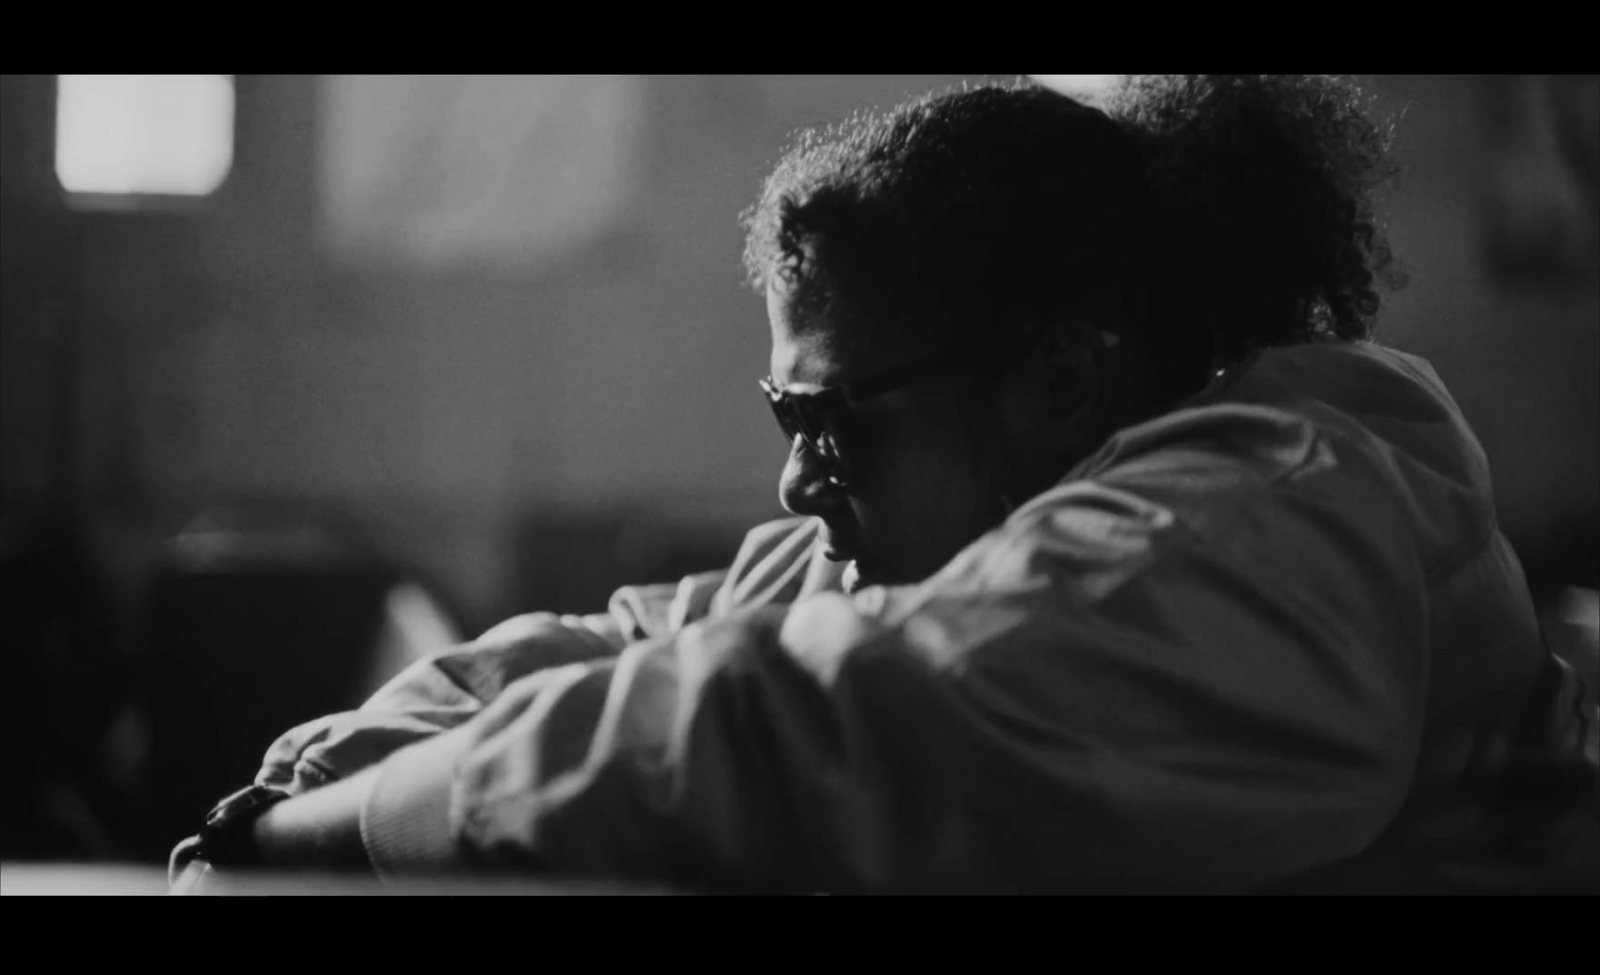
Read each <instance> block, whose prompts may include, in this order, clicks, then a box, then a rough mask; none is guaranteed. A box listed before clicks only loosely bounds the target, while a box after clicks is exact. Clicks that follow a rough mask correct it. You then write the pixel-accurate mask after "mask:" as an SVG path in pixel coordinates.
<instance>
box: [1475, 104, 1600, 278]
mask: <svg viewBox="0 0 1600 975" xmlns="http://www.w3.org/2000/svg"><path fill="white" fill-rule="evenodd" d="M1479 91H1480V94H1481V97H1482V104H1483V115H1484V128H1485V132H1486V134H1487V136H1488V150H1489V152H1488V165H1489V170H1490V180H1489V184H1488V186H1489V199H1488V203H1487V211H1486V216H1487V222H1488V227H1487V230H1488V233H1487V234H1486V236H1485V244H1486V246H1487V263H1488V264H1489V266H1490V267H1491V268H1493V269H1494V271H1495V273H1496V275H1497V276H1498V277H1499V278H1500V279H1501V280H1502V281H1503V282H1506V283H1509V284H1520V285H1528V286H1541V285H1545V286H1548V285H1556V286H1560V285H1578V286H1588V287H1593V286H1594V284H1595V282H1596V281H1597V280H1600V273H1597V272H1600V76H1594V75H1587V76H1585V75H1523V76H1511V77H1491V78H1484V79H1481V80H1480V81H1479Z"/></svg>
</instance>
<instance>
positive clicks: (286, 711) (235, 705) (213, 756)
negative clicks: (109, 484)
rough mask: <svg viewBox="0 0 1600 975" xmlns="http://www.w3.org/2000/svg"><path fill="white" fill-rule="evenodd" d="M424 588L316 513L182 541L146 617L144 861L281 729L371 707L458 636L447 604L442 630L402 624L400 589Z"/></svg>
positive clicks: (233, 522)
mask: <svg viewBox="0 0 1600 975" xmlns="http://www.w3.org/2000/svg"><path fill="white" fill-rule="evenodd" d="M415 588H416V584H415V583H413V582H412V581H411V579H410V578H409V577H408V575H407V574H406V573H404V572H402V571H401V570H400V569H399V568H398V567H396V566H395V565H393V564H390V563H388V562H386V561H384V560H382V559H381V558H378V557H376V556H373V555H370V554H368V551H367V550H366V549H365V547H364V546H362V545H361V544H360V543H359V542H358V541H355V540H353V539H351V538H350V537H349V533H348V532H341V531H339V530H338V529H336V528H332V527H329V526H327V525H325V524H322V523H320V522H319V521H318V520H314V519H312V518H309V517H306V516H303V515H298V516H297V515H295V514H293V513H290V514H287V515H286V514H283V513H279V512H267V513H261V512H254V513H241V512H240V511H238V510H230V509H222V510H218V511H213V512H210V513H208V514H206V515H205V516H203V517H202V518H200V519H198V520H197V521H195V522H194V523H191V524H190V525H189V526H188V527H187V528H185V530H184V531H182V532H180V533H179V534H178V535H176V536H175V537H174V538H172V539H171V542H170V544H169V546H168V547H167V551H166V553H165V557H164V558H163V559H162V560H161V561H160V562H159V563H158V566H157V568H156V570H155V572H154V574H153V576H152V579H151V583H150V588H149V595H148V597H147V599H146V600H145V602H144V608H143V611H142V614H141V617H142V619H141V624H140V626H139V652H138V658H139V665H138V669H137V674H138V687H137V700H138V705H139V714H140V720H141V721H142V728H141V731H140V734H141V736H142V737H143V739H144V743H143V751H144V754H143V755H142V756H139V758H138V761H139V764H140V768H139V770H138V774H137V775H136V776H134V779H135V781H136V782H137V783H138V787H139V789H140V790H141V791H140V795H139V796H138V803H137V804H138V806H139V808H140V810H141V812H142V815H143V816H144V820H145V821H144V823H143V826H142V829H141V831H140V832H141V836H142V837H143V838H144V839H145V840H147V841H148V842H149V843H150V844H152V845H150V846H147V847H142V848H141V849H140V850H139V854H140V856H141V858H144V857H151V856H155V857H159V856H163V855H165V853H166V852H167V851H168V850H169V849H170V848H171V846H172V844H173V843H175V842H176V841H177V840H178V839H180V838H182V837H183V836H185V835H188V834H190V833H193V832H194V830H195V829H196V827H197V826H198V824H199V822H200V820H201V819H202V818H203V817H204V815H205V813H206V811H207V810H208V809H209V808H210V807H211V806H212V805H213V804H215V802H216V801H217V800H218V799H219V798H221V797H222V796H223V795H224V794H226V793H227V792H230V791H232V790H233V789H235V788H237V787H238V786H239V785H240V784H241V783H245V782H249V781H251V780H252V779H253V777H254V775H255V773H256V771H257V769H258V768H259V767H260V763H261V757H262V755H263V754H264V753H265V751H266V749H267V747H268V746H269V745H270V744H271V743H272V741H273V740H274V739H276V738H277V736H278V735H279V734H281V733H283V732H284V731H286V730H288V729H289V728H291V727H293V726H295V725H297V724H300V723H302V722H304V721H308V720H310V719H312V718H315V717H319V716H321V715H324V714H330V713H334V712H338V711H345V710H350V709H353V708H355V707H357V706H359V704H360V703H361V701H362V700H363V699H364V698H365V697H366V696H368V695H369V694H370V693H371V692H372V691H373V690H375V689H376V686H377V685H378V683H380V682H381V681H382V680H384V679H387V677H389V676H392V674H393V673H394V672H396V671H398V669H399V668H400V667H401V666H403V665H404V664H405V663H406V662H409V660H411V659H415V657H416V656H419V655H421V654H423V653H426V652H429V651H432V650H437V649H442V648H443V647H444V646H445V645H448V644H449V643H450V642H453V641H454V639H455V638H456V637H455V624H454V623H453V621H452V620H451V619H450V618H449V614H448V612H447V611H445V610H444V609H443V608H442V607H441V606H440V605H439V604H438V603H437V602H434V603H432V605H433V606H434V607H435V608H436V616H435V621H434V623H433V627H432V629H431V630H427V631H425V632H423V633H422V635H421V636H420V637H415V638H412V637H411V636H410V634H407V633H400V632H397V624H396V622H395V609H396V597H397V594H405V593H410V592H412V591H413V590H414V589H415ZM398 626H399V627H400V628H404V627H405V626H406V623H405V622H401V623H399V624H398ZM397 641H400V642H402V643H405V644H406V645H405V646H403V647H401V648H400V649H399V651H398V652H397V651H396V648H395V644H396V642H397ZM407 641H409V642H407ZM386 661H387V663H386Z"/></svg>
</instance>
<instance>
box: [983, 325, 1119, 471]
mask: <svg viewBox="0 0 1600 975" xmlns="http://www.w3.org/2000/svg"><path fill="white" fill-rule="evenodd" d="M1115 342H1116V337H1115V336H1112V335H1109V334H1108V333H1105V332H1102V331H1101V330H1099V329H1096V328H1093V327H1092V326H1089V325H1085V324H1083V323H1079V322H1067V323H1062V324H1059V325H1050V326H1046V327H1045V328H1044V329H1043V330H1042V331H1041V332H1040V334H1039V337H1038V338H1037V340H1036V341H1035V343H1034V346H1033V350H1032V352H1031V353H1030V355H1029V356H1028V358H1027V359H1026V360H1024V362H1023V364H1022V367H1021V368H1020V369H1019V370H1018V374H1017V375H1016V376H1015V377H1014V380H1015V381H1014V393H1013V396H1012V397H1011V398H1010V400H1009V401H1008V410H1007V413H1008V416H1007V421H1008V422H1009V423H1010V424H1011V426H1012V429H1013V433H1014V435H1017V436H1019V437H1020V438H1021V439H1022V441H1023V442H1024V443H1027V444H1029V446H1031V447H1032V448H1033V449H1036V450H1041V451H1055V450H1063V449H1068V448H1071V447H1074V446H1076V445H1078V444H1081V443H1083V442H1085V441H1087V440H1090V439H1092V438H1094V437H1095V436H1096V435H1097V434H1098V432H1099V430H1100V427H1101V426H1102V425H1103V422H1104V417H1103V416H1102V414H1103V412H1104V405H1105V402H1106V383H1107V378H1108V377H1107V366H1108V361H1107V360H1108V353H1109V350H1110V347H1111V346H1113V345H1114V344H1115Z"/></svg>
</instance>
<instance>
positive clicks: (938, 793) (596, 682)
mask: <svg viewBox="0 0 1600 975" xmlns="http://www.w3.org/2000/svg"><path fill="white" fill-rule="evenodd" d="M1388 140H1389V132H1388V130H1387V128H1385V127H1384V126H1382V125H1380V124H1379V123H1378V122H1376V121H1374V119H1373V118H1372V117H1371V115H1370V112H1369V103H1368V100H1367V99H1366V97H1365V96H1364V95H1363V94H1362V93H1361V92H1360V91H1359V89H1358V88H1357V87H1356V86H1355V85H1354V84H1353V83H1351V82H1349V81H1347V80H1342V79H1337V78H1324V77H1260V76H1251V77H1237V76H1227V77H1221V76H1200V77H1196V76H1182V77H1133V78H1129V79H1127V80H1126V81H1125V83H1124V84H1123V86H1122V87H1121V88H1120V89H1119V90H1118V91H1117V92H1116V93H1115V95H1114V96H1113V97H1112V98H1111V100H1110V101H1109V102H1108V103H1107V104H1105V105H1103V106H1100V105H1090V104H1085V103H1082V102H1080V101H1077V100H1074V99H1073V98H1071V97H1067V96H1065V95H1063V94H1060V93H1057V92H1055V91H1051V90H1048V89H1046V88H1043V87H1039V86H1037V85H1034V84H1032V83H1029V82H1026V81H1019V82H1014V83H1003V84H1002V83H996V84H984V85H975V86H967V87H964V88H961V89H959V90H955V91H951V92H947V93H942V94H937V95H931V96H927V97H923V98H918V99H915V100H913V101H910V102H908V103H906V104H903V105H901V106H899V107H897V108H894V109H893V110H891V111H886V112H863V113H860V114H857V115H855V116H852V117H851V118H849V119H847V120H845V121H842V122H840V123H838V124H834V125H829V126H824V127H818V128H813V129H809V130H806V131H804V132H802V133H800V134H799V135H798V136H797V137H796V139H795V141H794V142H793V144H792V145H791V146H790V148H789V149H788V151H787V152H786V154H785V155H784V156H783V158H782V160H781V161H780V162H779V163H778V165H777V167H776V169H775V170H774V171H773V172H772V173H771V175H770V176H769V177H768V178H767V180H766V182H765V184H764V186H763V188H762V191H761V195H760V197H759V199H758V200H757V202H756V203H755V205H754V206H753V207H751V208H750V209H749V210H748V211H747V212H746V213H745V214H744V217H743V224H744V227H745V230H746V231H747V245H746V252H745V261H746V265H747V269H748V272H749V276H750V281H751V283H752V285H753V286H754V288H755V290H756V291H757V293H758V294H760V295H761V296H763V297H764V299H765V301H766V309H767V317H768V320H769V325H770V328H771V336H772V352H771V361H770V364H769V366H770V374H769V375H768V376H767V377H766V378H765V379H763V380H762V381H761V386H762V390H763V392H764V394H765V397H766V399H767V401H768V405H769V406H770V407H771V409H772V411H773V413H774V415H775V417H776V419H777V422H778V425H779V427H780V429H781V432H782V434H783V436H784V438H785V439H786V441H787V442H788V443H789V445H790V453H789V455H788V459H787V462H786V464H785V466H784V468H783V471H782V475H781V479H780V493H781V497H782V500H783V503H784V505H785V506H786V508H787V509H788V510H789V511H790V512H792V513H793V515H794V517H793V518H790V519H786V520H783V521H780V522H776V523H773V524H770V525H765V526H762V527H760V528H757V529H756V530H755V531H753V532H752V533H751V534H750V535H749V537H748V538H747V539H746V542H745V545H744V547H743V549H742V550H741V552H740V553H739V555H738V557H737V559H736V560H735V562H734V564H733V566H732V567H731V568H730V569H729V570H728V571H727V572H725V573H712V574H707V575H703V576H695V577H691V578H689V579H686V580H684V581H683V582H682V583H681V584H679V585H677V586H645V587H637V588H629V589H624V590H622V591H620V592H619V593H618V594H617V596H616V597H615V599H614V600H613V602H612V606H611V611H610V612H609V613H607V614H603V615H600V616H594V617H582V618H579V617H557V616H555V615H552V614H533V615H529V616H524V617H519V618H517V619H515V620H512V621H509V622H508V623H506V624H503V625H502V626H500V627H497V628H495V629H494V630H492V631H490V632H489V633H487V634H485V635H484V636H483V637H482V638H480V639H479V640H477V641H475V642H473V643H470V644H467V645H466V646H463V647H460V648H456V649H452V650H450V651H448V652H445V653H441V654H437V655H435V656H433V657H430V658H428V659H426V660H423V661H420V662H418V663H417V664H415V665H414V666H412V667H410V668H409V669H408V670H406V671H405V672H404V673H402V674H400V675H399V676H398V677H396V678H395V679H394V680H393V681H392V682H391V683H390V684H389V685H388V686H387V687H385V688H384V689H383V690H382V691H380V692H379V693H378V694H377V695H376V696H375V697H374V698H373V699H372V700H370V701H368V702H367V703H366V704H365V705H363V706H362V707H361V708H360V709H359V710H357V711H354V712H350V713H346V714H338V715H333V716H330V717H327V718H324V719H321V720H317V721H313V722H310V723H309V724H306V725H304V726H302V727H300V728H296V729H294V730H292V731H290V732H289V733H288V734H286V735H285V736H284V737H283V738H282V739H281V740H279V741H278V742H277V743H276V744H275V745H274V746H273V748H272V750H271V751H270V752H269V754H268V755H267V758H266V762H265V765H264V767H263V769H262V770H261V773H260V775H259V776H258V778H257V781H256V784H255V785H254V786H253V787H251V788H250V789H248V790H246V791H245V792H244V793H241V794H239V795H237V796H235V797H232V798H231V799H230V800H228V801H226V802H224V803H223V805H222V806H220V807H219V809H218V810H217V812H216V813H214V814H213V816H212V818H211V820H210V821H208V823H207V826H206V828H205V829H204V830H203V831H202V832H201V834H200V836H199V837H198V838H197V839H195V840H191V841H189V842H187V843H186V844H184V845H183V846H181V847H180V848H179V850H178V851H176V853H175V854H174V873H175V875H178V874H182V875H184V876H189V875H192V873H193V872H194V870H195V869H196V868H197V867H198V868H204V866H205V865H206V864H208V863H210V864H213V865H216V866H218V867H220V868H223V869H226V868H228V867H240V866H246V865H256V866H266V867H275V868H288V869H299V868H312V869H331V870H340V869H342V870H351V871H359V872H363V873H366V874H369V875H373V876H376V877H377V878H379V879H381V880H382V881H383V882H386V883H396V882H403V881H404V880H405V879H406V878H412V877H423V876H438V875H441V874H466V875H468V876H478V875H489V874H502V873H506V872H510V873H511V874H513V875H525V876H539V877H563V878H608V879H620V880H630V881H638V882H648V883H664V884H669V885H674V886H677V887H681V888H685V889H692V890H708V891H760V892H818V891H827V892H837V893H904V892H932V891H940V892H1030V893H1031V892H1201V893H1230V892H1247V891H1267V890H1274V891H1277V890H1282V891H1294V890H1354V891H1361V890H1371V891H1400V890H1410V891H1432V890H1525V889H1547V888H1548V887H1549V885H1551V884H1552V883H1554V884H1556V885H1558V886H1559V885H1560V884H1561V883H1564V882H1567V880H1566V879H1564V878H1571V877H1573V876H1577V875H1580V874H1582V872H1583V871H1586V870H1591V871H1592V870H1593V869H1594V864H1595V863H1596V856H1597V846H1600V837H1597V832H1600V822H1597V820H1596V808H1597V806H1596V795H1597V755H1596V731H1595V729H1596V725H1597V721H1596V716H1597V712H1596V707H1595V704H1594V701H1593V698H1592V696H1591V695H1592V687H1593V685H1594V683H1595V681H1594V677H1593V675H1579V674H1576V673H1574V672H1573V670H1572V669H1571V668H1570V667H1568V666H1566V665H1565V664H1563V663H1562V662H1561V661H1560V660H1559V659H1558V658H1556V657H1555V656H1554V655H1552V654H1551V653H1549V652H1548V650H1547V649H1546V648H1545V646H1544V644H1543V641H1542V639H1541V635H1540V632H1539V626H1538V622H1537V619H1536V617H1535V614H1534V609H1533V605H1532V602H1531V600H1530V597H1529V594H1528V591H1527V587H1526V584H1525V582H1524V579H1523V576H1522V571H1521V569H1520V567H1519V565H1518V563H1517V559H1516V557H1515V555H1514V553H1513V552H1512V550H1511V548H1510V546H1509V545H1508V544H1507V542H1506V540H1505V538H1504V537H1503V536H1502V534H1501V533H1500V531H1499V530H1498V528H1497V526H1496V521H1495V513H1494V502H1493V494H1492V488H1491V482H1490V477H1489V469H1488V464H1487V461H1486V459H1485V456H1484V453H1483V450H1482V448H1481V447H1480V445H1479V443H1478V442H1477V440H1476V439H1475V437H1474V435H1473V433H1472V431H1471V430H1470V428H1469V427H1468V425H1467V423H1466V421H1465V420H1464V419H1463V417H1462V414H1461V411H1460V410H1459V408H1458V407H1457V405H1456V404H1455V402H1454V401H1453V400H1452V399H1451V397H1450V395H1449V393H1448V392H1447V391H1446V389H1445V387H1444V386H1443V385H1442V384H1441V382H1440V381H1439V378H1438V377H1437V375H1436V374H1435V373H1434V371H1433V370H1432V369H1431V368H1430V367H1429V366H1428V365H1427V363H1426V362H1424V361H1423V360H1421V359H1419V358H1416V357H1415V356H1412V355H1408V354H1405V353H1402V352H1398V351H1396V350H1393V349H1391V348H1388V347H1385V346H1384V345H1381V344H1379V343H1378V342H1376V341H1375V340H1374V339H1373V327H1374V321H1375V318H1376V316H1377V313H1378V311H1379V305H1380V301H1379V293H1378V292H1379V286H1380V285H1383V284H1392V283H1396V282H1397V279H1398V276H1397V275H1396V274H1395V273H1394V272H1393V270H1392V267H1391V261H1390V259H1389V254H1388V250H1387V247H1386V245H1385V244H1384V240H1383V237H1382V235H1381V233H1380V232H1379V226H1378V223H1377V221H1376V218H1375V214H1374V205H1373V195H1374V193H1375V192H1376V191H1377V190H1378V189H1379V188H1380V187H1381V186H1382V184H1383V183H1384V182H1385V181H1386V180H1387V179H1388V178H1389V177H1390V176H1392V175H1393V172H1394V167H1393V165H1392V163H1391V161H1390V157H1389V152H1388ZM1585 677H1587V680H1585V679H1584V678H1585Z"/></svg>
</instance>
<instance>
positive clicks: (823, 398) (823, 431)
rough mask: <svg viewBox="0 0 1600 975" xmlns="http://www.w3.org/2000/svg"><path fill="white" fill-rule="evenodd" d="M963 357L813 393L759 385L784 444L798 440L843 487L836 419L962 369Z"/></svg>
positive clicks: (940, 358)
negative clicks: (934, 376) (936, 375)
mask: <svg viewBox="0 0 1600 975" xmlns="http://www.w3.org/2000/svg"><path fill="white" fill-rule="evenodd" d="M969 358H970V357H969V356H968V355H967V354H965V353H962V352H960V351H950V352H944V353H941V354H939V355H936V356H931V357H929V358H926V359H917V360H914V361H912V362H908V363H905V364H904V365H899V366H895V367H893V368H890V369H886V370H884V371H883V372H880V373H877V374H876V375H873V376H869V377H867V378H865V379H858V380H856V381H855V382H851V383H842V384H840V385H838V386H828V387H826V388H824V389H820V390H818V391H816V392H814V393H791V392H788V391H786V390H782V389H779V388H778V387H777V386H776V385H775V384H774V383H773V382H772V377H771V376H768V377H767V378H765V379H762V380H760V381H759V382H760V384H761V389H762V390H763V391H764V392H765V393H766V394H767V402H768V403H770V404H771V406H772V415H773V416H774V417H776V418H777V420H778V428H779V429H780V430H782V431H783V439H784V442H785V443H787V444H789V445H790V446H791V447H792V446H793V445H794V438H795V437H799V438H800V439H801V441H802V442H803V443H804V444H805V446H806V449H807V450H809V451H810V452H811V454H812V456H814V457H816V458H817V460H818V461H820V462H821V464H822V465H823V470H824V471H825V472H826V474H827V476H828V478H829V480H831V481H833V482H834V483H835V484H840V485H843V484H845V483H846V481H847V480H848V473H849V465H848V463H847V462H846V460H845V457H844V454H843V453H842V452H841V451H840V450H839V446H838V444H837V442H836V437H835V435H834V429H835V426H836V423H835V421H836V420H837V418H838V417H839V416H840V415H841V414H843V413H845V412H848V411H849V409H850V407H851V406H852V405H854V404H856V403H861V402H864V401H866V400H870V399H874V398H876V397H878V396H882V395H884V394H885V393H890V392H893V391H894V390H897V389H901V388H903V387H905V386H909V385H911V384H912V383H914V382H917V381H918V380H921V379H923V378H926V377H927V376H930V375H932V374H933V373H935V372H939V371H941V370H944V369H949V368H951V367H952V366H961V365H966V364H967V361H968V359H969Z"/></svg>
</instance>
